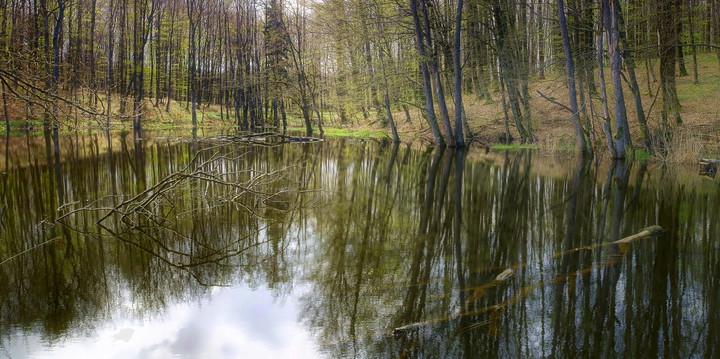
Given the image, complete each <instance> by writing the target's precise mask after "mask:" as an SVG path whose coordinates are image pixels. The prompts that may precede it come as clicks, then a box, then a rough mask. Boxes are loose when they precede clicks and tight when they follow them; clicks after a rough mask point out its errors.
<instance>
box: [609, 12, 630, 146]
mask: <svg viewBox="0 0 720 359" xmlns="http://www.w3.org/2000/svg"><path fill="white" fill-rule="evenodd" d="M611 1H612V0H603V5H604V6H606V7H607V8H608V11H609V12H610V13H609V18H610V19H609V20H610V24H606V26H607V25H610V26H609V27H608V28H607V29H606V31H607V32H608V40H609V41H608V50H609V53H610V73H611V76H612V81H613V90H614V93H615V130H616V131H617V132H616V134H617V135H616V137H615V141H614V145H615V152H614V154H615V158H625V151H626V147H632V143H631V139H630V128H629V126H628V121H627V110H626V108H625V94H624V93H623V88H622V74H621V71H622V68H621V67H622V59H621V58H620V30H619V28H618V26H619V24H618V16H619V12H620V9H619V8H618V7H616V4H617V3H618V2H617V1H612V2H611Z"/></svg>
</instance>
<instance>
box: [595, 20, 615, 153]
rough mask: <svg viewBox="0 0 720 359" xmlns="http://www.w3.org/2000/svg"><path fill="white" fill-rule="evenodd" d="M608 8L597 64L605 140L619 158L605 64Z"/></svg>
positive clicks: (599, 39)
mask: <svg viewBox="0 0 720 359" xmlns="http://www.w3.org/2000/svg"><path fill="white" fill-rule="evenodd" d="M605 9H606V8H605V7H603V8H602V9H601V10H600V17H601V20H600V34H599V35H597V40H596V41H597V49H596V50H597V64H598V81H599V82H600V101H601V103H602V119H603V132H604V133H605V140H606V143H607V146H608V149H609V150H610V153H611V154H612V157H613V158H616V157H617V154H616V153H615V145H614V144H613V135H612V126H611V125H610V108H609V106H608V97H607V87H606V85H605V66H604V64H603V33H604V32H605V30H604V29H605V26H604V25H603V24H604V23H606V21H605V18H606V17H607V13H608V12H607V11H606V10H605Z"/></svg>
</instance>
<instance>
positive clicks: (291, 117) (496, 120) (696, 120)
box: [8, 54, 720, 163]
mask: <svg viewBox="0 0 720 359" xmlns="http://www.w3.org/2000/svg"><path fill="white" fill-rule="evenodd" d="M698 59H699V61H698V72H699V74H700V76H699V81H698V83H697V84H696V83H693V77H692V76H681V77H678V78H677V87H678V95H679V98H680V102H681V104H682V112H681V114H682V117H683V121H684V123H683V124H681V125H678V124H673V129H672V131H673V136H672V138H671V139H670V140H669V141H662V142H661V141H660V139H661V136H660V135H659V132H660V107H661V99H659V98H658V89H659V82H657V81H655V76H654V75H653V71H654V72H655V73H657V69H653V68H654V67H657V63H653V62H651V63H650V64H649V65H650V66H648V67H645V69H638V78H639V81H640V83H641V85H642V94H643V107H644V109H645V112H646V115H647V118H648V124H649V127H650V131H651V136H652V140H651V142H652V144H653V149H648V148H645V146H644V145H643V144H642V142H643V141H642V137H641V133H640V130H639V126H638V122H637V120H636V112H635V108H634V106H633V105H632V100H631V98H630V89H629V88H628V87H625V88H624V93H625V98H626V104H627V111H628V120H629V122H630V126H631V134H632V138H633V141H634V143H635V158H639V159H647V158H652V159H654V160H658V161H664V162H674V163H694V162H695V161H696V160H697V158H699V157H710V158H718V157H720V66H718V62H717V58H716V57H715V55H713V54H701V55H699V57H698ZM646 69H649V70H650V72H648V71H647V70H646ZM608 83H609V80H608ZM564 84H565V82H564V75H562V73H558V72H548V73H547V75H546V77H545V78H543V79H533V80H532V81H531V83H530V86H529V87H530V88H529V92H530V94H531V99H530V107H531V115H532V121H533V128H534V131H535V137H536V139H537V141H536V142H535V143H532V144H523V145H521V144H519V143H518V142H517V141H516V142H513V143H511V144H501V143H500V142H501V141H500V140H501V137H503V136H504V131H505V130H504V127H505V125H504V121H505V116H504V112H503V106H502V97H501V94H500V93H499V92H498V91H494V92H491V98H492V101H486V100H485V99H480V98H478V97H477V96H473V95H470V94H467V95H465V97H464V104H465V112H466V116H467V119H468V124H469V126H470V129H471V131H472V132H473V134H474V135H475V139H474V140H475V142H474V143H475V144H480V145H482V146H486V147H490V148H494V149H497V150H520V149H533V150H537V151H540V152H543V153H572V152H575V151H576V149H575V137H574V136H575V135H574V132H573V128H572V125H571V122H570V120H569V117H570V114H569V113H568V112H567V110H566V109H564V108H562V107H561V106H559V105H557V104H554V103H552V102H550V101H548V100H547V99H545V98H543V97H542V96H541V95H540V94H541V93H542V95H544V96H546V97H548V98H551V99H553V100H555V101H558V102H560V103H564V102H566V101H567V100H566V98H567V91H566V88H565V85H564ZM612 90H613V89H612V86H608V91H609V93H608V96H609V97H612V96H613V93H612ZM104 100H105V99H104V98H102V97H100V98H99V104H100V105H99V106H98V107H99V108H103V106H105V105H104V104H105V103H107V101H104ZM74 101H75V102H76V103H89V102H90V101H88V99H87V98H83V97H82V95H80V96H76V97H74ZM111 102H112V104H113V105H112V107H111V113H112V116H111V121H110V127H111V128H112V129H113V130H121V131H122V130H128V131H131V130H132V121H131V119H130V117H129V116H122V115H120V114H121V109H120V104H121V101H120V98H115V97H114V98H113V99H112V101H111ZM125 106H126V109H128V108H131V107H132V103H126V104H125ZM600 109H601V102H600V98H599V96H596V95H595V96H593V101H592V102H587V104H586V106H585V107H584V112H585V114H586V115H587V116H588V117H591V118H592V120H591V127H592V129H593V131H592V133H591V134H590V137H591V140H592V143H593V146H594V148H595V151H596V153H598V154H599V155H603V152H605V151H606V150H607V149H606V147H605V141H604V134H603V133H602V130H601V126H602V124H601V121H602V120H601V118H600V117H599V116H598V113H599V112H600ZM61 112H62V113H63V119H64V120H63V121H61V127H62V130H63V131H87V130H98V129H102V128H103V127H104V126H105V124H106V122H105V121H106V120H105V118H104V116H100V115H96V116H88V115H87V113H84V112H83V111H81V110H80V109H79V108H73V107H68V106H66V107H65V108H63V107H61ZM610 112H611V113H612V112H613V108H612V107H611V108H610ZM8 113H9V114H10V119H11V134H12V135H18V134H21V133H23V132H25V131H27V130H31V131H37V130H42V120H39V119H38V118H40V116H39V114H40V113H41V109H33V108H29V107H27V106H23V104H21V103H17V102H16V103H13V102H10V103H9V104H8ZM102 113H105V110H104V109H103V110H102ZM408 114H409V117H408ZM593 114H595V115H594V116H593ZM142 116H143V118H144V120H143V129H145V130H152V131H157V130H172V131H183V130H187V131H190V130H191V129H192V117H191V114H190V110H189V106H188V103H186V102H177V101H170V104H169V105H167V104H166V103H165V102H163V101H162V100H161V101H156V100H155V99H148V100H147V101H146V102H145V106H144V111H143V114H142ZM323 116H324V122H325V123H324V130H325V132H324V135H325V136H330V137H356V138H380V139H381V138H390V129H389V127H383V126H382V125H381V124H380V123H379V122H378V121H376V120H375V119H374V117H373V115H372V114H370V115H369V116H368V118H367V119H366V118H365V117H364V116H362V114H356V116H351V117H350V123H345V124H342V123H340V122H339V121H338V119H337V116H334V114H332V113H329V112H325V113H323ZM393 117H394V118H395V122H396V124H397V127H398V130H399V132H400V138H401V140H402V141H404V142H408V141H411V142H417V141H421V142H428V143H429V142H430V140H431V133H430V131H429V128H428V126H427V124H426V123H425V121H424V120H423V119H422V118H421V115H420V113H419V111H418V110H417V109H413V108H410V109H409V111H408V112H407V113H406V112H405V111H403V110H401V109H398V111H397V112H395V113H394V114H393ZM408 119H411V120H410V121H408ZM197 121H198V126H199V128H201V129H204V130H207V131H211V132H215V131H220V130H222V129H230V128H232V127H233V125H234V121H235V120H234V113H230V116H228V112H227V109H222V108H220V106H217V105H202V106H199V107H198V111H197ZM288 122H289V125H290V127H289V130H291V131H298V132H302V131H304V126H303V124H302V119H301V117H300V115H299V114H297V113H293V112H292V111H289V113H288ZM509 127H510V133H511V135H512V136H513V137H514V138H516V139H517V138H519V137H520V136H519V135H518V133H517V131H516V130H515V129H514V128H513V126H512V124H510V126H509ZM315 135H319V131H317V130H316V133H315ZM659 148H662V149H663V150H660V151H658V150H654V149H659Z"/></svg>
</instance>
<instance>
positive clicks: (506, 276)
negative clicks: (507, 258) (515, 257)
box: [495, 268, 515, 283]
mask: <svg viewBox="0 0 720 359" xmlns="http://www.w3.org/2000/svg"><path fill="white" fill-rule="evenodd" d="M514 275H515V271H513V270H512V269H511V268H508V269H506V270H504V271H503V272H502V273H500V274H498V276H497V277H495V281H496V282H499V283H503V282H506V281H507V280H508V279H510V278H512V276H514Z"/></svg>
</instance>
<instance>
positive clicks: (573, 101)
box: [557, 0, 590, 154]
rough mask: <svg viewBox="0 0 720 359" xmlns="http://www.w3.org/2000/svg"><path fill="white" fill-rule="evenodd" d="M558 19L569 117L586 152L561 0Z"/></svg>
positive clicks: (559, 0) (587, 150)
mask: <svg viewBox="0 0 720 359" xmlns="http://www.w3.org/2000/svg"><path fill="white" fill-rule="evenodd" d="M557 4H558V19H559V23H560V32H561V34H562V42H563V49H564V52H565V75H566V76H567V83H568V97H569V100H570V111H571V112H572V114H571V116H572V117H571V119H572V122H573V125H574V127H575V136H576V137H577V138H576V140H577V146H578V149H579V150H580V151H581V152H582V153H583V154H586V153H588V152H590V148H589V146H588V143H587V142H588V141H587V137H586V136H585V133H584V131H583V129H582V127H581V126H580V118H579V117H578V113H579V111H578V103H577V89H576V88H575V64H574V62H573V58H572V52H571V50H570V36H569V35H568V28H567V19H566V18H565V4H564V3H563V0H557Z"/></svg>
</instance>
